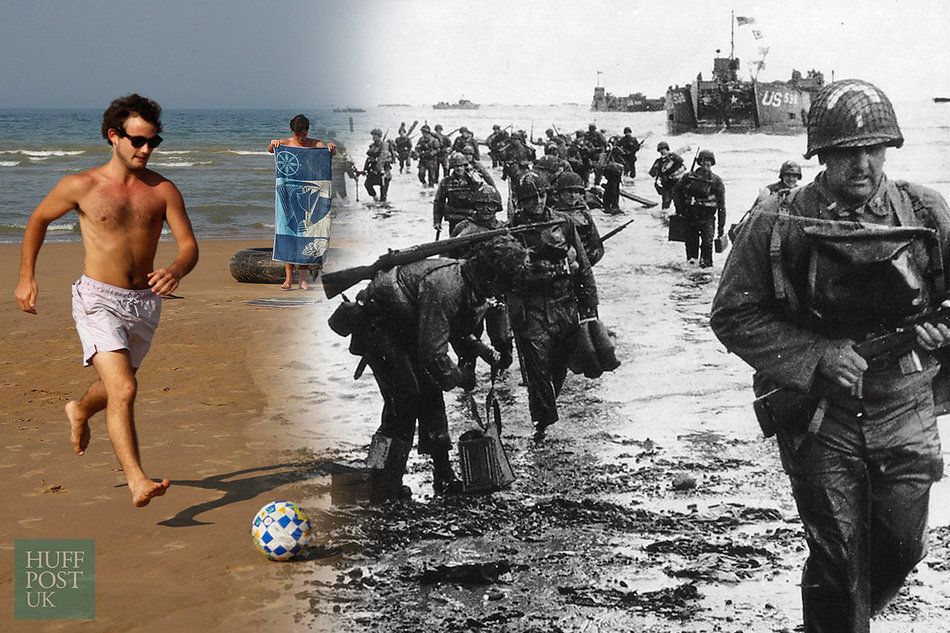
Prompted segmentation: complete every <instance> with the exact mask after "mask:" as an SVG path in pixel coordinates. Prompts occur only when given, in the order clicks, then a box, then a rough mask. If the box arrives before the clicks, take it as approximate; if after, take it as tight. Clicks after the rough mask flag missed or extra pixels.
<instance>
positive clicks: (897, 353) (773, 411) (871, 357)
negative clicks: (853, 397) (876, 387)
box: [752, 306, 950, 437]
mask: <svg viewBox="0 0 950 633" xmlns="http://www.w3.org/2000/svg"><path fill="white" fill-rule="evenodd" d="M925 323H930V324H933V325H936V324H939V323H942V324H944V325H950V307H945V306H941V307H940V308H938V309H937V310H935V311H934V312H931V313H930V314H928V315H926V316H923V317H921V318H919V319H917V320H915V321H914V322H913V323H912V324H910V325H906V326H902V327H898V328H895V329H893V330H890V331H887V332H884V333H883V334H876V335H871V336H869V337H868V338H866V339H865V340H863V341H861V342H860V343H855V345H854V351H856V352H857V353H858V354H859V355H860V356H861V357H862V358H863V359H864V360H865V361H867V363H868V367H878V368H880V367H884V366H886V365H889V364H891V363H893V362H895V361H898V362H899V363H900V367H901V371H903V372H905V373H910V372H912V371H914V370H920V369H921V366H920V359H919V358H918V357H917V331H916V330H915V326H917V325H923V324H925ZM860 384H861V383H860V381H858V383H857V384H856V385H855V388H856V389H857V390H860ZM752 407H753V409H754V410H755V415H756V418H757V419H758V421H759V426H761V427H762V431H763V433H765V436H766V437H771V436H772V435H774V434H775V431H776V430H777V429H778V428H779V427H781V426H784V425H785V424H794V423H795V422H796V421H798V420H799V419H800V418H799V417H798V416H800V415H802V413H805V414H807V415H808V416H810V419H811V421H810V422H809V424H808V432H809V433H816V432H818V429H819V428H820V427H821V421H822V418H823V417H824V414H825V410H826V409H827V408H828V399H827V397H825V396H823V395H818V394H810V393H802V392H800V391H798V390H796V389H792V388H791V387H782V386H779V387H776V388H774V389H771V390H770V391H767V392H766V393H764V394H762V395H761V396H759V397H757V398H756V399H755V401H753V403H752Z"/></svg>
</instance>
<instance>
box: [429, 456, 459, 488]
mask: <svg viewBox="0 0 950 633" xmlns="http://www.w3.org/2000/svg"><path fill="white" fill-rule="evenodd" d="M432 490H433V491H435V494H437V495H439V496H449V495H457V494H460V493H461V492H462V482H461V481H459V479H458V477H456V476H455V472H454V471H453V470H452V463H451V462H450V461H449V451H448V450H447V449H437V450H436V451H435V452H434V453H432Z"/></svg>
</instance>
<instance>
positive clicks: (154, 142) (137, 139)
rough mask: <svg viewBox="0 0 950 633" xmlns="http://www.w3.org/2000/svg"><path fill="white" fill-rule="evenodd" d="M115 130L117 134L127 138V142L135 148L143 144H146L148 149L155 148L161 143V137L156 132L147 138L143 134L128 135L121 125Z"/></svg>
mask: <svg viewBox="0 0 950 633" xmlns="http://www.w3.org/2000/svg"><path fill="white" fill-rule="evenodd" d="M115 132H116V134H118V135H119V136H121V137H124V138H127V139H129V143H132V147H134V148H136V149H138V148H140V147H142V146H143V145H148V146H149V148H150V149H155V148H156V147H158V146H159V145H161V144H162V137H161V136H159V135H158V134H156V135H155V136H153V137H151V138H147V137H145V136H129V135H128V134H127V133H126V132H125V130H124V129H123V128H121V127H120V128H117V129H116V131H115Z"/></svg>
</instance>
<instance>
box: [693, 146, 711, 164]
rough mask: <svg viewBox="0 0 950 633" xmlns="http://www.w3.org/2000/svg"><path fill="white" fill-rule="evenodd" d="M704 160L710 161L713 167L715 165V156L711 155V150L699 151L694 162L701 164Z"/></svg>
mask: <svg viewBox="0 0 950 633" xmlns="http://www.w3.org/2000/svg"><path fill="white" fill-rule="evenodd" d="M704 160H708V161H710V162H711V163H712V164H713V165H715V164H716V155H715V154H713V151H712V150H711V149H701V150H699V153H698V154H697V155H696V162H697V163H702V162H703V161H704Z"/></svg>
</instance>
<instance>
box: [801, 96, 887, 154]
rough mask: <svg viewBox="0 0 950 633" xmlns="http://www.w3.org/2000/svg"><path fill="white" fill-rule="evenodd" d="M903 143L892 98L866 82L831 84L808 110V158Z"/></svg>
mask: <svg viewBox="0 0 950 633" xmlns="http://www.w3.org/2000/svg"><path fill="white" fill-rule="evenodd" d="M903 144H904V136H903V135H902V134H901V130H900V127H898V125H897V115H895V114H894V106H892V105H891V101H890V99H888V98H887V95H885V94H884V92H882V91H881V89H880V88H878V87H877V86H875V85H874V84H871V83H868V82H866V81H861V80H860V79H844V80H842V81H835V82H833V83H830V84H828V85H827V86H825V87H824V88H822V89H821V91H820V92H819V93H818V95H817V96H816V97H815V101H814V102H813V103H812V104H811V109H810V110H809V111H808V151H806V152H805V158H811V157H812V156H814V155H815V154H817V153H819V152H821V151H824V150H829V149H838V148H845V147H870V146H873V145H887V146H889V147H900V146H901V145H903Z"/></svg>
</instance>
